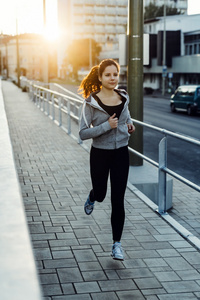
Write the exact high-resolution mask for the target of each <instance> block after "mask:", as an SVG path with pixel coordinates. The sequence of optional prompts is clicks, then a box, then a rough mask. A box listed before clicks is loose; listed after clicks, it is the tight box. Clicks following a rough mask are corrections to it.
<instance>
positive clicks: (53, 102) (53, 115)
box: [51, 94, 55, 121]
mask: <svg viewBox="0 0 200 300" xmlns="http://www.w3.org/2000/svg"><path fill="white" fill-rule="evenodd" d="M51 100H52V120H53V121H54V120H55V107H54V104H55V100H54V94H53V95H52V98H51Z"/></svg>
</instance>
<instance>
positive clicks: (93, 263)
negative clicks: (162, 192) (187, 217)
mask: <svg viewBox="0 0 200 300" xmlns="http://www.w3.org/2000/svg"><path fill="white" fill-rule="evenodd" d="M3 94H4V99H5V108H6V113H7V118H8V122H9V128H10V135H11V140H12V145H13V150H14V156H15V162H16V168H17V171H18V175H19V180H20V184H21V189H22V195H23V200H24V206H25V211H26V216H27V220H28V223H29V229H30V233H31V238H32V242H33V247H34V253H35V259H36V261H37V267H38V272H39V276H40V281H41V285H42V290H43V294H44V299H46V300H47V299H48V300H50V299H52V300H67V299H70V300H79V299H81V300H86V299H93V300H100V299H101V300H114V299H120V300H123V299H128V300H129V299H134V300H141V299H147V300H156V299H160V300H184V299H185V300H188V299H190V300H193V299H200V252H199V251H197V250H196V249H195V247H193V246H192V245H191V244H189V243H188V242H187V241H186V240H184V239H183V237H181V236H180V235H179V234H178V233H177V232H176V231H175V230H174V229H173V228H172V227H170V225H168V224H167V223H166V222H165V221H164V220H163V219H162V218H160V217H159V216H158V215H157V214H156V213H155V212H153V211H152V210H151V209H150V208H149V207H148V206H147V205H146V204H145V203H144V202H143V201H141V200H140V199H139V198H138V197H137V196H136V195H135V194H134V193H132V192H131V191H130V190H128V189H127V191H126V197H125V199H126V201H125V206H126V223H125V228H124V234H123V239H122V245H123V248H124V251H125V261H124V262H118V261H114V260H112V258H111V257H110V250H111V244H112V239H111V226H110V201H109V194H110V191H109V190H108V193H107V198H106V199H105V201H104V203H102V204H97V205H96V206H95V210H94V212H93V214H92V215H91V216H86V215H85V214H84V212H83V204H84V202H85V199H86V197H87V195H88V191H89V190H90V188H91V183H90V176H89V164H88V160H89V155H88V153H87V152H86V151H85V150H84V149H83V148H82V147H80V146H79V145H78V144H77V143H76V142H75V141H74V140H73V139H71V138H70V137H69V136H68V135H66V133H65V132H64V131H62V130H61V129H60V128H59V127H57V126H56V125H55V124H54V123H53V122H52V121H51V120H50V119H49V118H48V117H46V116H45V115H44V114H43V113H42V112H41V111H39V110H38V109H37V108H36V106H35V105H34V103H32V102H31V101H30V100H29V98H28V95H27V94H26V93H22V92H21V90H19V89H18V88H17V87H16V86H15V85H13V84H12V83H10V82H3ZM180 189H181V186H178V185H176V187H175V197H176V198H177V201H178V202H179V204H180V203H181V201H180V199H179V198H178V195H179V194H180V193H181V192H182V191H180ZM176 191H177V192H176ZM188 197H189V196H188ZM190 200H191V201H193V199H191V194H190ZM195 203H197V199H195ZM187 213H188V212H187ZM187 213H186V214H187ZM30 293H31V291H30Z"/></svg>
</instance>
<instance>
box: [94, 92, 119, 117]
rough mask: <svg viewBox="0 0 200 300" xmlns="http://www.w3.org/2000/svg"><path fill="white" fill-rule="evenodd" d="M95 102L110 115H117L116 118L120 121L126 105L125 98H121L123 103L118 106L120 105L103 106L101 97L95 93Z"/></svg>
mask: <svg viewBox="0 0 200 300" xmlns="http://www.w3.org/2000/svg"><path fill="white" fill-rule="evenodd" d="M92 96H93V97H94V98H95V100H96V101H97V102H98V104H99V105H100V106H101V107H102V108H103V109H104V110H105V111H106V112H107V113H108V114H109V115H110V116H112V115H113V114H114V113H116V116H115V117H116V118H118V119H119V117H120V114H121V112H122V110H123V108H124V103H125V99H124V98H123V97H121V101H122V103H120V104H118V105H106V104H103V102H102V101H101V100H100V99H99V97H98V96H97V95H96V93H94V94H93V95H92Z"/></svg>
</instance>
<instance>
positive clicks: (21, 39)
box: [0, 34, 57, 82]
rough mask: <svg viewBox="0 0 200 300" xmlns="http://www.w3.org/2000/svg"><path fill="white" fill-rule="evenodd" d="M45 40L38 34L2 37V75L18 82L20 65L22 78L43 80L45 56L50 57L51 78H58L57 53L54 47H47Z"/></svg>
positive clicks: (0, 46) (0, 43) (0, 62)
mask: <svg viewBox="0 0 200 300" xmlns="http://www.w3.org/2000/svg"><path fill="white" fill-rule="evenodd" d="M44 43H45V41H44V38H43V37H42V36H41V35H37V34H21V35H19V36H18V53H19V55H17V37H16V36H1V38H0V65H1V68H0V69H1V75H3V76H5V77H8V78H11V79H12V80H14V81H15V82H17V80H18V79H17V77H18V70H17V66H18V65H19V69H20V72H19V73H20V76H26V77H27V78H28V79H32V80H43V77H44V56H46V55H48V60H49V61H48V63H49V77H57V53H56V49H55V48H54V47H52V46H51V47H48V49H49V50H48V52H46V49H47V47H45V45H46V44H44Z"/></svg>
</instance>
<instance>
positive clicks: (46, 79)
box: [43, 0, 49, 83]
mask: <svg viewBox="0 0 200 300" xmlns="http://www.w3.org/2000/svg"><path fill="white" fill-rule="evenodd" d="M43 22H44V33H45V30H46V1H45V0H43ZM48 56H49V55H48V46H47V41H46V40H45V37H44V64H43V81H44V83H48V82H49V70H48Z"/></svg>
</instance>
